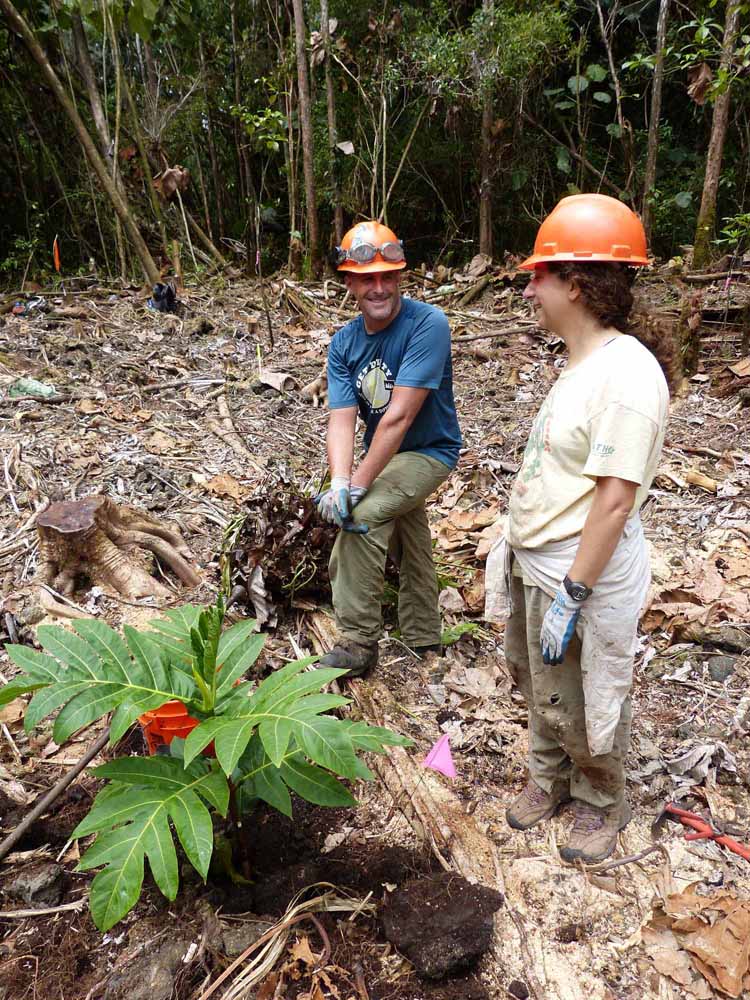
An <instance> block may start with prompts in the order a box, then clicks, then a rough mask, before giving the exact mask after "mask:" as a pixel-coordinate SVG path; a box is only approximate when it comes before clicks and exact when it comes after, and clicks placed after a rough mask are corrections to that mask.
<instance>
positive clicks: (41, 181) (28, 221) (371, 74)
mask: <svg viewBox="0 0 750 1000" xmlns="http://www.w3.org/2000/svg"><path fill="white" fill-rule="evenodd" d="M296 3H299V4H300V5H301V14H302V15H303V17H304V26H305V39H304V41H305V48H304V54H305V62H306V64H307V66H306V68H307V79H308V81H309V83H308V85H309V102H307V104H306V102H305V101H304V100H303V101H301V100H300V86H301V85H302V86H304V84H301V80H302V77H301V76H300V73H299V69H300V67H299V66H298V65H297V58H296V54H295V18H294V4H296ZM0 11H2V14H3V16H2V17H0V45H1V46H2V58H0V118H1V120H2V130H3V136H4V146H5V149H6V150H7V155H5V156H3V157H2V158H0V198H2V202H3V205H4V210H3V213H2V217H0V283H2V284H8V285H10V284H13V283H14V282H16V281H17V280H18V278H19V277H20V276H22V275H24V274H26V275H27V276H28V277H32V276H37V277H39V276H40V275H43V273H44V271H45V270H47V271H51V269H52V254H51V247H52V241H53V239H54V237H55V235H58V238H59V241H60V246H61V249H62V257H63V264H64V269H65V270H66V271H67V273H74V272H75V271H76V270H79V269H81V270H83V271H87V272H88V271H90V269H91V262H92V261H93V262H94V265H95V266H96V267H97V268H98V269H101V270H102V271H103V272H105V273H109V274H110V275H116V274H118V273H120V274H129V275H131V276H133V275H138V274H139V273H140V272H141V268H140V267H139V260H138V256H137V255H136V253H135V252H134V250H133V241H132V239H129V235H128V231H127V226H126V227H125V230H123V225H122V218H121V216H120V215H118V214H117V213H116V212H113V211H112V206H111V204H110V200H108V196H107V193H106V191H105V190H103V187H102V183H101V179H100V178H99V177H98V176H97V174H96V172H95V171H93V170H92V167H91V162H90V157H88V158H87V156H85V155H84V153H83V150H82V147H81V145H80V138H79V137H77V135H76V130H75V128H74V126H73V125H72V124H71V119H70V117H69V115H68V114H66V112H65V110H64V109H63V107H62V106H61V104H60V103H59V100H56V99H55V95H54V93H53V90H52V89H51V88H50V83H49V77H48V76H45V75H44V73H43V72H42V71H40V63H39V61H38V59H36V58H35V57H33V55H32V53H31V51H30V47H29V44H28V40H24V39H22V38H21V37H20V35H19V31H18V28H17V22H15V21H14V15H15V14H17V15H20V17H21V18H23V19H24V21H25V22H26V24H27V25H28V27H29V28H30V29H31V32H32V33H33V35H34V37H35V38H36V40H37V41H38V42H39V44H40V46H41V48H42V49H43V51H44V53H46V56H47V58H48V60H49V64H50V66H51V68H52V70H53V71H54V73H55V74H56V75H57V78H58V79H59V80H60V82H61V84H62V86H63V88H64V89H65V91H66V92H67V94H68V95H69V97H70V98H71V100H72V102H73V104H74V106H75V109H76V111H77V112H78V115H79V116H80V118H81V120H82V122H83V125H84V126H85V128H86V130H87V131H88V133H89V134H90V136H91V137H92V139H93V140H94V143H95V145H96V147H97V149H98V151H99V153H100V155H101V157H102V158H103V161H104V163H105V165H106V168H107V170H108V171H109V172H110V174H112V175H113V177H114V182H115V185H116V187H117V189H118V190H119V191H120V192H121V193H122V195H123V197H124V199H125V201H126V202H127V205H128V206H129V208H130V210H131V211H132V213H133V217H134V219H136V220H137V226H138V229H139V230H140V232H141V233H142V234H143V236H144V238H145V242H146V244H147V246H148V249H149V251H150V253H151V254H152V255H153V258H154V260H155V261H156V262H157V264H159V265H160V264H161V263H162V262H163V261H164V260H165V259H167V257H168V247H169V245H170V242H171V239H173V238H179V239H180V240H181V242H182V241H183V240H184V239H185V232H186V231H191V232H192V239H191V241H190V244H191V252H192V256H193V258H194V260H195V266H196V267H199V268H200V267H202V266H203V265H205V264H207V263H209V262H211V258H212V256H214V257H215V255H213V254H212V251H210V249H208V250H207V247H208V244H209V243H210V244H212V245H213V247H214V248H216V249H217V250H218V252H219V253H220V254H221V255H227V256H231V254H232V253H237V252H239V253H240V254H241V255H244V256H245V258H246V260H247V262H248V267H249V268H250V270H252V269H253V266H254V265H255V264H256V261H257V264H258V265H262V266H263V267H264V268H270V267H275V266H278V265H280V264H283V263H285V262H286V260H287V255H288V254H289V250H290V243H291V245H292V247H293V248H294V246H297V247H298V249H300V253H299V254H298V260H302V261H304V254H305V253H309V251H310V249H311V248H310V242H311V238H312V236H313V235H314V230H312V229H311V218H312V217H313V215H314V216H315V220H316V222H317V231H318V232H319V233H320V236H319V242H320V245H321V246H320V249H321V252H322V253H326V252H327V251H328V250H330V248H331V247H332V246H333V244H334V243H335V242H336V226H337V225H338V226H340V225H341V224H342V223H343V225H344V226H348V225H349V224H350V223H351V222H352V221H354V220H356V219H357V218H361V217H363V216H369V215H383V216H384V217H385V218H386V219H387V221H389V223H390V224H391V225H394V226H396V228H397V229H398V232H399V235H401V236H402V237H403V238H404V240H405V241H406V243H407V251H408V257H409V261H410V263H413V264H414V263H418V262H419V261H421V260H427V261H431V262H434V261H435V260H436V259H438V257H439V259H440V260H441V261H442V262H444V263H455V262H460V261H464V260H467V259H469V258H470V257H471V256H472V255H473V254H474V253H476V252H478V251H479V250H480V249H481V250H483V251H488V250H489V251H491V252H493V253H494V255H495V256H496V257H498V256H501V255H502V253H503V252H504V251H511V252H523V251H524V250H526V249H528V248H529V245H530V244H531V242H532V240H533V234H534V232H535V230H536V227H537V225H538V222H539V219H540V218H541V217H542V216H543V215H544V214H545V213H546V212H547V211H548V210H549V209H550V208H551V206H552V205H553V204H554V203H555V202H556V201H557V200H558V199H559V198H560V197H561V196H563V195H565V194H567V193H572V192H575V191H578V190H602V191H603V192H604V193H607V194H613V195H615V196H618V197H621V198H622V199H623V200H625V201H627V202H628V203H629V204H631V205H632V206H633V207H634V208H636V209H637V210H639V211H641V210H643V208H644V199H645V203H646V204H647V206H648V210H649V212H650V215H651V236H652V245H653V248H654V250H655V252H656V253H657V254H659V255H661V256H663V257H669V256H672V255H674V254H679V253H680V252H681V251H680V247H682V246H683V245H686V244H692V243H693V242H694V238H695V234H696V225H697V221H698V212H699V207H700V205H701V198H702V193H703V189H704V180H705V179H706V177H707V176H708V175H707V165H708V164H707V160H708V159H709V153H710V155H711V156H713V157H714V159H716V148H715V145H714V146H713V147H712V146H711V136H712V125H713V124H714V123H715V122H714V119H715V116H716V115H718V114H719V110H718V109H719V107H720V104H721V98H722V95H724V96H725V103H727V100H728V98H729V96H730V93H731V100H728V104H727V127H726V139H725V141H724V142H723V148H721V146H720V148H719V150H718V159H719V164H718V165H719V167H720V177H718V178H717V183H718V187H717V193H716V204H715V206H714V214H711V215H710V216H709V217H708V218H709V221H708V223H707V225H708V230H710V232H709V238H710V246H711V248H712V252H713V253H714V254H715V255H716V256H718V255H719V254H721V253H723V252H730V253H741V252H744V251H745V250H747V248H748V247H747V243H748V236H749V231H750V224H749V223H748V219H750V205H749V204H748V177H749V176H750V117H749V114H748V108H749V107H750V104H749V102H748V100H747V98H748V87H749V86H750V83H749V81H750V75H749V72H750V5H749V4H745V3H740V2H739V0H728V2H726V3H722V2H717V0H695V2H693V3H690V4H684V3H678V2H675V0H672V2H671V3H670V2H668V0H634V2H623V0H538V2H536V3H534V4H533V5H532V4H529V3H528V2H522V0H472V2H465V0H437V2H434V3H427V2H425V0H401V2H399V3H395V2H393V0H386V2H385V3H384V4H382V5H379V6H377V7H371V8H369V7H368V6H367V5H354V6H352V5H350V4H344V3H342V2H341V0H322V2H320V0H311V2H307V3H304V4H303V3H302V0H249V2H247V3H244V4H240V3H237V0H161V2H160V0H132V2H128V0H116V2H110V0H99V2H95V0H55V2H53V3H47V2H41V0H18V2H17V3H15V4H14V3H13V2H12V0H0ZM660 12H661V14H662V17H663V18H664V29H665V45H664V48H663V50H661V53H662V57H663V58H662V59H661V60H660V59H659V52H660V49H659V46H658V44H657V37H658V27H659V15H660ZM732 18H734V19H735V20H734V21H733V22H732V24H733V25H735V28H736V30H733V31H732V32H731V38H729V40H727V25H728V24H729V22H730V20H731V19H732ZM326 26H327V27H328V31H326V30H325V29H326ZM727 44H729V50H728V49H727ZM722 50H724V56H723V57H722ZM659 66H660V69H659V72H660V73H663V86H662V96H661V108H660V109H656V110H655V109H654V106H653V102H652V94H653V88H654V80H655V74H656V71H657V68H658V67H659ZM306 114H309V118H310V121H309V127H310V131H309V132H308V133H305V132H304V125H305V122H304V118H305V115H306ZM654 114H656V115H657V116H658V117H657V119H656V120H654ZM652 121H654V127H653V128H652V142H654V143H656V147H655V157H656V159H655V163H656V176H655V180H654V182H653V183H648V184H646V181H647V180H648V178H647V177H646V168H647V159H648V146H649V126H650V124H651V123H652ZM305 135H308V136H310V137H311V142H310V140H309V139H305ZM310 146H311V148H308V147H310ZM306 154H309V156H310V159H311V172H310V175H309V177H308V176H306V175H305V172H304V170H303V166H304V162H303V161H304V157H305V155H306ZM175 166H179V167H182V168H184V169H186V170H187V171H188V173H187V174H184V175H180V176H181V177H183V181H184V183H183V185H182V187H181V188H178V190H177V192H175V193H173V194H172V195H171V196H170V197H169V198H165V197H164V195H163V193H160V194H159V195H158V196H155V195H154V193H153V190H152V189H151V180H152V177H153V176H154V175H157V174H158V173H159V172H161V171H163V170H165V169H166V168H173V167H175ZM312 183H314V188H313V187H312ZM646 187H647V188H648V189H647V190H646ZM311 200H312V201H313V205H311V204H310V202H311ZM311 208H313V209H314V211H310V209H311ZM337 208H338V213H337ZM337 214H338V220H337ZM188 223H190V230H188ZM195 225H197V226H199V227H200V228H201V229H202V232H203V234H204V235H205V237H206V238H207V241H208V242H205V241H203V240H202V239H201V238H200V237H199V236H198V235H197V230H196V229H195V228H194V226H195ZM256 249H258V250H260V254H259V255H258V256H257V258H256ZM183 253H185V251H184V250H183ZM186 256H189V255H186ZM141 264H142V258H141ZM185 265H186V266H193V261H192V259H189V260H186V261H185Z"/></svg>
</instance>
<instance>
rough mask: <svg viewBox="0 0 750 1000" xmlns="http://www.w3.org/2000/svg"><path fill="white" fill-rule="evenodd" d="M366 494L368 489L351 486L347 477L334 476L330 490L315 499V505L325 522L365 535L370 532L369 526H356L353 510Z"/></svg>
mask: <svg viewBox="0 0 750 1000" xmlns="http://www.w3.org/2000/svg"><path fill="white" fill-rule="evenodd" d="M366 493H367V489H366V487H364V486H351V485H350V480H349V479H347V478H346V476H334V477H333V479H332V480H331V485H330V488H329V489H327V490H325V491H324V492H323V493H319V494H318V496H317V497H315V504H316V506H317V508H318V513H319V514H320V516H321V517H322V518H323V520H324V521H328V522H330V523H331V524H337V525H338V526H339V527H340V528H343V529H344V531H352V532H354V533H356V534H360V535H364V534H366V533H367V531H368V528H367V525H366V524H355V523H354V521H353V520H352V510H353V509H354V508H355V507H356V506H357V504H358V503H359V502H360V500H361V499H362V498H363V497H364V496H365V494H366Z"/></svg>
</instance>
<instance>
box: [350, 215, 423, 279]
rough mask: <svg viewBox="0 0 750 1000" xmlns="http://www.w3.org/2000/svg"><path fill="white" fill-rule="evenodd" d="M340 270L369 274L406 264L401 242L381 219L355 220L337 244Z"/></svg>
mask: <svg viewBox="0 0 750 1000" xmlns="http://www.w3.org/2000/svg"><path fill="white" fill-rule="evenodd" d="M336 263H337V265H338V270H339V271H354V272H356V273H357V274H371V273H373V272H375V271H399V270H400V269H401V268H402V267H406V260H405V259H404V245H403V243H402V242H401V240H400V239H399V238H398V236H396V234H395V233H394V232H393V230H392V229H389V228H388V226H384V225H383V224H382V223H380V222H375V221H369V222H358V223H357V225H356V226H352V228H351V229H350V230H349V232H348V233H347V234H346V235H345V236H344V238H343V239H342V241H341V246H340V247H336Z"/></svg>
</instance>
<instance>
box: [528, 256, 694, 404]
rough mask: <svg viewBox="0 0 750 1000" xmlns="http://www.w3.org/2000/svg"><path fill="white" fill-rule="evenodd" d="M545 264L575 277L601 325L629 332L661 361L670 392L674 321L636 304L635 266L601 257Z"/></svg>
mask: <svg viewBox="0 0 750 1000" xmlns="http://www.w3.org/2000/svg"><path fill="white" fill-rule="evenodd" d="M548 267H549V269H550V271H552V273H553V274H557V275H559V276H560V278H562V279H563V280H565V281H575V283H576V284H577V285H578V287H579V288H580V290H581V300H582V301H583V304H584V305H585V306H586V308H587V309H588V310H589V312H591V313H593V315H594V316H596V318H597V319H598V320H599V322H600V323H601V324H602V325H603V326H612V327H614V328H615V330H619V331H620V332H621V333H629V334H630V335H631V336H632V337H635V338H636V340H639V341H640V342H641V343H642V344H643V346H644V347H647V348H648V349H649V351H651V353H652V354H653V355H654V357H655V358H656V360H657V361H658V362H659V364H660V365H661V369H662V371H663V372H664V377H665V378H666V380H667V385H668V386H669V392H670V394H674V392H675V390H676V389H677V388H678V387H679V385H680V382H681V380H682V364H681V361H680V353H679V349H678V346H677V338H676V334H675V324H674V322H673V321H671V320H669V319H667V318H665V317H660V316H655V315H653V314H651V313H649V312H647V311H646V310H645V309H644V308H642V307H640V306H638V305H637V304H636V300H635V296H634V295H633V282H634V280H635V275H636V271H635V268H633V267H628V266H627V264H615V263H612V264H610V263H607V262H605V261H595V262H590V263H579V262H578V261H559V262H558V261H553V262H552V263H550V264H548Z"/></svg>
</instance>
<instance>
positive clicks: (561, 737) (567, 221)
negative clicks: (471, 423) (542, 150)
mask: <svg viewBox="0 0 750 1000" xmlns="http://www.w3.org/2000/svg"><path fill="white" fill-rule="evenodd" d="M647 263H648V258H647V256H646V238H645V233H644V231H643V227H642V225H641V223H640V220H639V219H638V217H637V216H636V215H635V214H634V213H633V212H632V211H631V210H630V209H629V208H628V207H627V206H625V205H623V204H622V202H619V201H617V200H615V199H614V198H608V197H606V196H604V195H575V196H573V197H570V198H564V199H563V200H562V201H561V202H560V203H559V205H558V206H557V207H556V208H555V210H554V211H553V212H552V213H551V214H550V215H549V216H548V218H547V219H546V220H545V221H544V223H543V224H542V226H541V228H540V230H539V233H538V236H537V240H536V243H535V247H534V254H533V256H532V257H530V258H529V259H528V260H527V261H524V263H523V264H522V265H521V267H522V268H524V269H527V270H530V271H532V275H531V279H530V281H529V284H528V286H527V288H526V290H525V292H524V298H526V299H527V300H528V301H529V302H531V304H532V305H533V307H534V309H535V312H536V317H537V321H538V323H539V325H540V326H541V327H542V328H543V329H546V330H549V331H550V332H551V333H555V334H557V335H558V336H559V337H561V338H562V339H563V340H564V342H565V345H566V347H567V349H568V363H567V366H566V368H565V369H564V370H563V372H562V374H561V375H560V377H559V378H558V380H557V382H556V383H555V385H554V386H553V387H552V389H551V391H550V393H549V395H548V396H547V398H546V399H545V401H544V403H543V405H542V407H541V409H540V411H539V413H538V415H537V418H536V420H535V423H534V426H533V428H532V431H531V434H530V436H529V440H528V444H527V446H526V451H525V453H524V459H523V463H522V466H521V469H520V471H519V473H518V477H517V479H516V482H515V484H514V487H513V491H512V494H511V498H510V510H509V517H508V527H507V532H506V545H507V547H508V548H506V550H505V551H506V553H507V554H508V555H509V556H510V555H511V554H512V561H511V559H510V558H509V559H506V563H505V565H506V566H507V567H510V568H509V571H508V574H507V578H506V580H505V585H506V587H507V589H508V591H509V597H510V607H511V611H510V617H509V620H508V622H507V625H506V632H505V656H506V660H507V662H508V666H509V668H510V670H511V673H512V674H513V676H514V679H515V680H516V683H517V684H518V687H519V688H520V690H521V692H522V693H523V695H524V697H525V699H526V702H527V705H528V709H529V780H528V784H527V785H526V787H525V788H524V790H523V791H522V792H521V794H520V795H519V796H518V798H517V799H516V800H515V801H514V802H513V804H512V805H511V806H510V808H509V809H508V812H507V819H508V822H509V824H510V825H511V826H512V827H514V828H515V829H520V830H526V829H529V828H530V827H532V826H535V825H536V824H537V823H540V822H542V821H543V820H545V819H548V818H550V817H551V816H552V815H554V813H555V812H556V811H557V809H558V808H559V807H560V806H561V805H563V804H564V803H567V802H571V801H572V809H573V812H574V823H573V826H572V829H571V831H570V835H569V839H568V842H567V844H565V845H564V846H563V847H562V849H561V851H560V853H561V856H562V857H563V858H564V859H565V860H567V861H571V862H572V861H575V860H579V859H580V860H582V861H586V862H590V861H600V860H602V859H603V858H606V857H608V856H609V855H610V854H611V853H612V851H613V850H614V849H615V846H616V844H617V834H618V832H619V830H621V829H622V828H623V827H624V826H625V825H626V823H627V822H628V821H629V819H630V816H631V813H630V807H629V805H628V802H627V800H626V798H625V768H624V760H625V756H626V753H627V750H628V746H629V742H630V689H631V686H632V668H633V654H634V650H635V642H636V631H637V625H638V617H639V612H640V608H641V606H642V603H643V600H644V599H645V595H646V590H647V588H648V584H649V565H648V554H647V550H646V543H645V539H644V537H643V529H642V527H641V524H640V520H639V517H638V511H639V509H640V507H641V504H642V503H643V501H644V499H645V497H646V495H647V493H648V490H649V487H650V485H651V482H652V480H653V477H654V475H655V473H656V469H657V465H658V462H659V456H660V453H661V448H662V443H663V440H664V430H665V426H666V419H667V411H668V405H669V385H670V384H671V383H672V381H673V373H674V372H675V371H676V362H677V353H676V349H675V346H674V341H673V339H672V337H671V335H668V333H667V331H660V330H659V329H658V328H657V327H656V325H655V324H654V323H653V322H652V321H650V320H647V319H645V318H643V319H642V320H641V321H639V322H638V323H636V322H634V320H633V318H632V317H631V309H632V305H633V295H632V292H631V285H632V281H633V275H634V273H635V272H634V270H633V267H634V266H636V265H643V264H647ZM488 575H489V574H488Z"/></svg>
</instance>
